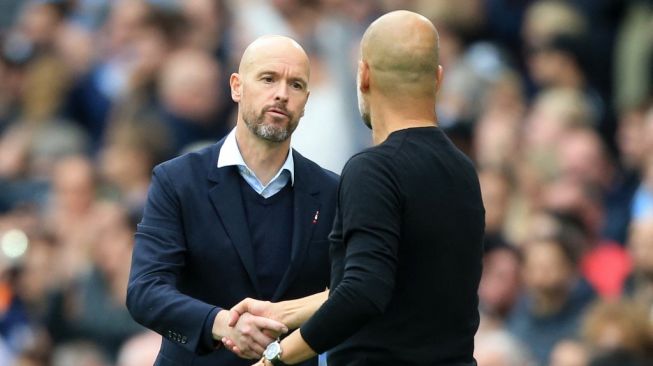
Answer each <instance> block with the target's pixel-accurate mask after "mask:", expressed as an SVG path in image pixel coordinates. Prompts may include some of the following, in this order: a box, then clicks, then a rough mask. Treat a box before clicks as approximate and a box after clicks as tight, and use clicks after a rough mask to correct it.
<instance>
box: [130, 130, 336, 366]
mask: <svg viewBox="0 0 653 366" xmlns="http://www.w3.org/2000/svg"><path fill="white" fill-rule="evenodd" d="M223 141H224V139H223V140H222V141H220V142H218V143H216V144H214V145H212V146H209V147H207V148H204V149H202V150H199V151H196V152H192V153H188V154H185V155H183V156H180V157H178V158H175V159H173V160H170V161H167V162H165V163H162V164H160V165H158V166H156V167H155V168H154V171H153V175H152V183H151V185H150V189H149V192H148V198H147V203H146V205H145V210H144V213H143V220H142V221H141V223H140V224H139V225H138V229H137V231H136V244H135V246H134V252H133V257H132V267H131V273H130V276H129V287H128V291H127V307H128V308H129V311H130V313H131V314H132V316H133V317H134V319H135V320H136V321H137V322H139V323H140V324H142V325H144V326H146V327H148V328H150V329H152V330H154V331H156V332H157V333H160V334H161V335H162V336H163V341H162V345H161V350H160V351H159V355H158V357H157V361H156V363H155V365H191V364H192V365H200V366H201V365H212V366H215V365H251V364H252V361H251V360H241V359H239V358H237V357H236V356H234V355H233V354H232V353H231V352H229V351H228V350H226V349H224V348H218V349H214V348H213V347H212V345H211V342H210V337H207V335H208V334H210V332H207V329H210V326H211V324H212V323H210V324H209V323H208V322H212V319H209V317H210V315H211V314H212V313H213V314H215V309H216V308H218V309H219V308H225V309H229V308H230V307H232V306H233V305H235V304H237V303H238V302H240V301H241V300H242V299H244V298H246V297H252V298H257V299H261V295H260V289H259V285H258V283H257V276H256V269H255V268H254V254H253V252H252V245H251V238H250V234H249V231H248V225H247V221H246V217H245V209H244V206H243V202H242V198H241V190H240V183H239V179H242V178H241V177H240V176H239V173H238V170H237V168H236V167H233V166H230V167H223V168H218V167H217V161H218V155H219V152H220V148H221V147H222V144H223ZM292 154H293V158H294V169H295V178H294V184H293V191H294V214H293V215H294V223H293V225H294V226H293V238H292V249H291V254H290V258H291V259H290V265H289V266H288V268H287V270H286V272H285V275H284V277H283V278H282V280H281V283H280V284H279V287H278V288H277V290H276V292H275V294H274V296H273V298H271V299H264V300H271V301H280V300H287V299H293V298H299V297H303V296H306V295H310V294H314V293H317V292H321V291H323V290H324V289H325V288H326V287H327V286H328V283H329V279H330V265H329V255H328V250H329V241H328V238H327V237H328V234H329V232H330V230H331V226H332V224H333V218H334V214H335V212H334V211H335V203H336V189H337V180H338V178H337V175H336V174H334V173H332V172H329V171H327V170H324V169H322V168H320V167H319V166H318V165H317V164H315V163H313V162H312V161H310V160H308V159H306V158H304V157H303V156H301V155H300V154H299V153H298V152H296V151H294V150H293V151H292ZM318 211H319V215H318V220H317V221H315V220H314V219H315V216H316V212H318ZM207 339H208V340H209V341H207ZM307 364H308V365H316V364H317V359H313V360H311V361H310V362H309V363H307Z"/></svg>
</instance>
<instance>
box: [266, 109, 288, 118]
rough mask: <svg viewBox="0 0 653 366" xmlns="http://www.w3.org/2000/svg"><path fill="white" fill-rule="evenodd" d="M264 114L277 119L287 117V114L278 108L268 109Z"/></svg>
mask: <svg viewBox="0 0 653 366" xmlns="http://www.w3.org/2000/svg"><path fill="white" fill-rule="evenodd" d="M266 112H268V113H270V114H272V115H274V116H277V117H288V112H286V111H284V110H283V109H280V108H274V107H273V108H268V109H267V110H266Z"/></svg>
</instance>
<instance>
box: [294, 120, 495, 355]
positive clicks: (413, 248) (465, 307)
mask: <svg viewBox="0 0 653 366" xmlns="http://www.w3.org/2000/svg"><path fill="white" fill-rule="evenodd" d="M484 212H485V211H484V208H483V203H482V200H481V194H480V188H479V184H478V178H477V175H476V172H475V170H474V167H473V166H472V164H471V162H470V161H469V159H467V157H465V156H464V155H463V154H462V153H461V152H460V151H459V150H458V149H457V148H456V147H455V146H454V145H453V144H452V143H451V141H450V140H449V139H448V138H447V137H446V136H445V134H444V133H443V132H442V131H441V130H440V129H439V128H437V127H425V128H410V129H405V130H400V131H396V132H394V133H392V134H391V135H390V136H389V137H388V138H387V140H386V141H385V142H383V143H382V144H380V145H378V146H375V147H372V148H370V149H367V150H365V151H363V152H362V153H359V154H357V155H355V156H354V157H352V158H351V159H350V161H349V162H348V163H347V165H346V166H345V168H344V170H343V174H342V179H341V183H340V187H339V192H338V206H337V211H336V218H335V223H334V228H333V231H332V233H331V236H330V239H331V249H330V251H331V253H330V254H331V261H332V264H331V267H332V271H331V287H330V288H331V292H330V296H329V299H328V300H327V301H326V302H325V303H324V304H323V305H322V307H321V308H320V309H319V310H318V311H317V312H316V313H315V314H314V316H313V317H312V318H311V319H309V320H308V321H307V322H306V323H305V324H304V325H303V326H302V327H301V334H302V336H303V338H304V339H305V340H306V342H307V343H308V344H309V346H310V347H311V348H312V349H313V350H315V351H317V352H324V351H327V350H330V352H329V365H335V366H338V365H345V364H347V365H352V364H355V365H367V364H374V365H379V364H382V365H383V364H401V365H435V364H437V365H475V361H474V359H473V356H472V353H473V338H474V333H475V332H476V329H477V328H478V321H479V317H478V310H477V306H478V297H477V289H478V282H479V279H480V275H481V256H482V241H483V229H484Z"/></svg>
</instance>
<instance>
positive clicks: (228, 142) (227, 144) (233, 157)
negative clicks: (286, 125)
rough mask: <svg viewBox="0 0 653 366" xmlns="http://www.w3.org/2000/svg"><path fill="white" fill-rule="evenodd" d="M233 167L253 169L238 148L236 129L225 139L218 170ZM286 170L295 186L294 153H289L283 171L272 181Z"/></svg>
mask: <svg viewBox="0 0 653 366" xmlns="http://www.w3.org/2000/svg"><path fill="white" fill-rule="evenodd" d="M232 165H235V166H243V167H245V168H247V169H248V170H250V171H251V169H250V168H249V167H248V166H247V164H246V163H245V160H243V155H242V154H241V153H240V149H239V148H238V142H237V141H236V128H234V129H232V130H231V132H229V134H228V135H227V137H226V138H225V140H224V143H223V144H222V147H221V148H220V156H218V168H222V167H226V166H232ZM284 170H286V171H288V173H290V184H291V185H294V184H295V160H294V159H293V156H292V151H288V156H287V157H286V161H284V163H283V165H282V166H281V169H279V171H278V172H277V174H275V178H273V179H272V180H274V179H276V177H278V176H279V175H280V174H281V172H283V171H284Z"/></svg>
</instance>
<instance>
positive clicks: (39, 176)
mask: <svg viewBox="0 0 653 366" xmlns="http://www.w3.org/2000/svg"><path fill="white" fill-rule="evenodd" d="M396 9H409V10H414V11H417V12H419V13H421V14H423V15H425V16H427V17H429V18H430V19H431V20H432V21H433V22H434V24H435V25H436V26H437V27H438V29H439V31H440V37H441V38H440V41H441V49H440V60H441V64H442V65H443V67H444V70H445V80H444V85H443V87H442V90H441V91H440V94H439V102H438V116H439V118H440V125H441V127H442V128H444V129H445V130H446V132H447V134H448V135H449V136H450V137H451V138H452V139H453V140H454V141H455V142H456V144H457V145H458V146H459V147H460V148H461V149H463V151H465V152H466V153H467V154H468V156H469V157H470V158H472V159H473V161H474V162H475V164H476V166H477V168H478V173H479V177H480V182H481V188H482V192H483V198H484V202H485V207H486V210H487V230H486V231H487V238H486V243H485V244H486V255H485V258H484V275H483V279H482V281H481V286H480V290H479V294H480V298H481V307H480V310H481V315H482V322H481V328H480V329H479V332H478V334H477V337H476V357H477V359H478V361H479V365H480V366H494V365H501V366H503V365H508V366H512V365H538V364H541V365H555V366H582V365H588V364H592V365H640V364H641V365H645V364H652V363H650V362H653V361H651V360H652V358H651V355H652V353H653V107H652V105H653V104H652V101H653V1H651V0H621V1H620V0H566V1H553V0H541V1H529V0H457V1H447V0H352V1H346V0H269V1H265V0H241V1H236V0H178V1H175V0H156V1H155V0H149V1H145V0H115V1H111V0H76V1H75V0H69V1H66V0H59V1H56V0H50V1H47V0H41V1H16V0H2V1H0V365H12V364H15V365H34V366H36V365H39V366H40V365H53V366H77V365H79V366H82V365H83V366H110V365H119V366H132V365H134V366H136V365H139V366H140V365H147V364H151V362H152V360H153V355H154V354H155V353H156V351H157V350H158V342H159V338H158V335H156V334H153V333H148V332H145V330H144V329H143V328H142V327H140V326H138V325H137V324H135V323H134V322H133V321H132V320H131V318H130V317H129V314H128V313H127V311H126V309H125V307H124V298H125V292H126V278H127V276H128V272H129V261H130V254H131V248H132V245H133V237H132V233H133V230H134V226H135V224H136V223H137V222H138V220H139V215H140V210H141V208H142V205H143V201H144V199H145V195H146V192H147V186H148V183H149V179H150V172H151V168H152V167H153V166H154V165H155V164H156V163H158V162H161V161H163V160H166V159H168V158H170V157H173V156H176V155H178V154H181V153H183V152H185V151H189V150H192V149H195V148H197V147H198V146H203V145H204V144H207V143H212V142H215V141H217V140H218V139H220V138H221V137H222V136H224V134H225V133H226V132H228V131H229V129H230V128H231V126H233V123H234V122H235V116H234V112H235V105H234V103H233V102H232V101H231V99H230V97H229V90H228V83H227V81H228V78H229V75H230V74H231V73H232V72H234V71H235V70H236V69H237V62H238V58H239V56H240V54H241V52H242V50H243V48H244V47H245V46H246V45H247V44H248V43H249V42H251V41H252V40H253V39H254V38H255V37H257V36H259V35H263V34H269V33H277V34H286V35H290V36H292V37H293V38H295V39H297V40H298V41H299V42H300V43H301V44H302V45H303V46H304V48H305V49H306V50H307V52H308V53H309V55H310V58H311V66H312V75H311V83H310V89H311V97H310V99H309V102H308V105H307V109H306V114H305V116H304V118H303V120H302V121H301V123H300V127H299V128H298V130H297V131H296V134H295V136H294V137H293V145H294V146H295V147H296V148H297V149H298V150H300V151H301V152H303V153H304V154H305V155H307V156H308V157H310V158H312V159H314V160H315V161H317V162H319V163H320V164H322V165H323V166H325V167H327V168H329V169H332V170H334V171H336V172H339V171H340V169H341V168H342V166H343V164H344V162H345V161H346V159H347V158H348V157H349V156H350V155H351V154H353V153H355V152H356V151H359V150H360V149H363V148H365V147H366V146H369V144H370V136H369V132H368V131H367V130H366V128H365V127H364V126H363V124H362V123H361V122H360V117H359V115H358V110H357V102H356V90H355V67H356V61H357V57H358V42H359V40H360V37H361V35H362V32H363V31H364V30H365V28H366V27H367V25H368V24H369V23H370V22H371V21H372V20H373V19H375V18H376V17H378V16H379V15H380V14H382V13H384V12H386V11H390V10H396ZM207 280H208V279H207ZM442 301H446V299H442Z"/></svg>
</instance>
